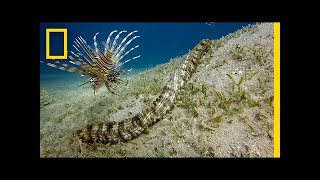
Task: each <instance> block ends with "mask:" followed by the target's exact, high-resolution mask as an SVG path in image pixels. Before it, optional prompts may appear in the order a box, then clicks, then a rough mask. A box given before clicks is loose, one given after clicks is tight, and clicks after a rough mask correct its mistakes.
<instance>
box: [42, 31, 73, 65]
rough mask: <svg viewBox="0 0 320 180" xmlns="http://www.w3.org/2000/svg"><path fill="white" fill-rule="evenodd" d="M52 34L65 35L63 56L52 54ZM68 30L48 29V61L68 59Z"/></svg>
mask: <svg viewBox="0 0 320 180" xmlns="http://www.w3.org/2000/svg"><path fill="white" fill-rule="evenodd" d="M50 33H63V55H62V56H56V55H51V54H50ZM67 35H68V33H67V29H66V28H59V29H58V28H54V29H53V28H50V29H46V59H52V60H54V59H67V52H68V51H67V45H68V43H67Z"/></svg>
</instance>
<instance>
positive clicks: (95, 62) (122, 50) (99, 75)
mask: <svg viewBox="0 0 320 180" xmlns="http://www.w3.org/2000/svg"><path fill="white" fill-rule="evenodd" d="M117 32H118V30H114V31H112V32H111V33H110V34H109V36H108V38H107V41H106V42H105V43H102V45H103V47H104V49H99V47H98V43H97V41H96V38H97V35H98V34H99V32H98V33H96V34H95V35H94V37H93V44H94V47H95V48H94V49H93V48H91V47H90V46H89V45H88V44H87V42H86V41H85V40H84V39H83V38H82V37H81V36H79V37H77V38H76V39H75V41H74V44H73V47H74V48H75V49H76V50H77V52H76V53H75V52H73V51H70V52H71V54H72V55H71V54H69V55H68V57H69V59H70V61H69V62H70V63H71V64H73V65H74V66H70V65H68V64H66V63H60V61H53V63H45V64H46V65H48V66H50V67H53V68H57V69H60V70H63V71H68V72H72V73H77V74H80V75H81V76H90V79H88V80H86V81H84V83H83V84H81V85H80V86H82V85H84V84H87V83H91V85H92V88H93V93H94V94H96V93H97V91H98V90H99V89H100V88H101V87H102V86H103V84H105V86H106V87H107V89H108V90H109V91H110V92H111V93H114V92H113V89H114V85H118V84H119V83H120V82H122V79H121V78H120V75H123V74H126V73H128V72H130V71H131V70H132V69H129V70H123V69H121V66H122V65H123V64H125V63H127V62H129V61H131V60H134V59H137V58H139V57H140V55H138V56H135V57H133V58H131V59H128V60H126V61H124V62H120V60H122V59H123V58H124V57H125V56H126V55H128V54H129V53H130V52H131V51H133V50H134V49H136V48H138V47H139V45H136V46H134V47H133V48H131V49H129V50H127V47H128V45H129V44H130V43H131V42H132V41H133V40H135V39H136V38H139V37H140V36H133V37H132V34H134V33H136V32H138V31H137V30H135V31H132V32H130V33H129V34H127V36H125V37H124V38H123V39H122V40H121V38H120V35H121V34H122V33H126V32H127V31H125V30H124V31H119V32H118V34H117V35H116V36H115V38H114V39H113V40H111V37H112V35H113V34H114V33H117ZM130 36H131V37H130ZM127 40H128V41H127ZM40 62H41V63H44V62H42V61H40ZM60 64H61V65H60Z"/></svg>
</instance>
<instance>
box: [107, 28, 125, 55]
mask: <svg viewBox="0 0 320 180" xmlns="http://www.w3.org/2000/svg"><path fill="white" fill-rule="evenodd" d="M124 32H127V31H120V32H119V33H118V35H117V36H116V37H115V39H114V41H113V43H112V46H111V49H110V50H111V51H112V52H113V49H114V46H115V45H116V43H117V41H118V39H119V37H120V34H122V33H124Z"/></svg>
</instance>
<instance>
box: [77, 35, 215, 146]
mask: <svg viewBox="0 0 320 180" xmlns="http://www.w3.org/2000/svg"><path fill="white" fill-rule="evenodd" d="M210 45H211V41H210V40H207V39H204V40H202V41H201V42H200V43H199V44H198V45H197V46H196V47H195V48H194V49H193V50H192V51H190V52H189V53H188V55H187V57H186V58H185V60H184V62H183V64H182V66H181V68H180V70H178V71H177V72H176V73H174V75H173V76H172V77H171V79H170V80H169V81H168V82H167V83H166V85H165V86H164V88H163V91H162V92H161V93H160V95H159V97H158V98H157V99H156V100H155V101H153V103H152V104H151V105H150V106H149V108H147V109H145V110H144V111H142V112H140V113H139V114H137V115H135V116H134V117H132V118H128V119H125V120H123V121H120V122H110V123H99V124H90V125H88V126H86V127H85V128H83V129H82V130H78V131H77V132H76V134H75V135H76V137H77V138H78V139H79V140H80V141H81V142H84V143H98V142H100V143H108V144H113V143H116V142H119V141H123V142H126V141H129V140H131V139H133V138H135V137H137V136H138V135H140V134H141V133H142V132H144V131H145V130H146V129H147V128H148V127H149V126H151V125H153V124H154V123H156V122H158V121H159V120H161V119H162V117H163V116H164V115H165V114H166V113H167V112H169V111H170V110H171V109H172V108H173V104H174V102H175V100H176V97H177V95H178V92H179V90H180V89H181V88H183V87H184V84H185V82H186V81H188V80H189V79H190V78H191V76H192V74H193V73H194V72H195V70H196V68H197V66H198V65H199V64H200V63H201V58H202V57H203V55H204V54H205V53H206V52H207V50H208V49H209V48H210Z"/></svg>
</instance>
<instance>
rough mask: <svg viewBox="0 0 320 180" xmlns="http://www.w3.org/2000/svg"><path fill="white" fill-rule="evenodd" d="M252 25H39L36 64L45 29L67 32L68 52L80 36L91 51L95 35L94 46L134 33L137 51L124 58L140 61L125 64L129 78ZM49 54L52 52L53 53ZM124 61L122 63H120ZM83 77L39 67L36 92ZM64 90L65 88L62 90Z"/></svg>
mask: <svg viewBox="0 0 320 180" xmlns="http://www.w3.org/2000/svg"><path fill="white" fill-rule="evenodd" d="M248 24H254V23H251V22H241V23H211V24H210V25H208V24H206V23H205V22H195V23H178V22H172V23H160V22H156V23H151V22H144V23H131V22H121V23H100V22H99V23H92V22H90V23H84V22H81V23H70V22H67V23H40V61H49V60H46V59H45V58H46V57H45V55H46V52H45V50H46V28H67V29H68V39H67V42H68V51H75V49H74V48H73V46H72V44H73V40H74V39H75V38H76V37H78V36H82V37H83V38H84V39H85V40H86V41H87V43H89V45H90V46H91V47H93V36H94V35H95V34H96V33H97V32H99V35H98V36H97V42H98V44H99V45H100V46H102V44H101V42H102V41H106V39H107V37H108V35H109V33H110V32H111V31H113V30H119V31H121V30H127V31H128V32H131V31H134V30H138V33H137V35H140V36H141V37H140V38H137V39H135V40H134V41H133V42H132V43H131V44H130V48H131V47H134V46H136V45H139V48H138V49H136V50H134V51H132V52H131V53H130V54H128V57H127V58H130V57H134V56H135V55H139V54H140V55H141V57H140V58H138V59H135V60H132V61H130V62H128V63H126V64H125V65H124V66H123V68H124V69H130V68H132V69H133V72H132V74H134V73H137V72H140V71H143V70H146V69H149V68H152V67H154V66H156V65H158V64H163V63H166V62H168V61H169V60H170V58H175V57H177V56H181V55H184V54H186V53H187V52H188V51H189V49H192V48H193V47H194V46H195V45H196V44H197V43H199V42H200V40H202V39H205V38H208V39H219V38H220V37H222V36H225V35H227V34H229V33H232V32H234V31H236V30H238V29H241V28H242V27H243V26H247V25H248ZM52 52H55V50H53V51H52ZM124 60H125V59H124ZM86 79H87V78H86V77H80V76H79V75H76V74H72V73H69V72H64V71H61V70H59V69H54V68H51V67H49V66H46V65H44V64H40V88H45V89H50V88H54V87H56V88H57V86H61V87H64V86H63V84H64V85H65V84H67V85H68V84H72V82H76V81H79V83H80V84H81V82H82V81H83V80H86ZM65 87H67V86H65Z"/></svg>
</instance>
